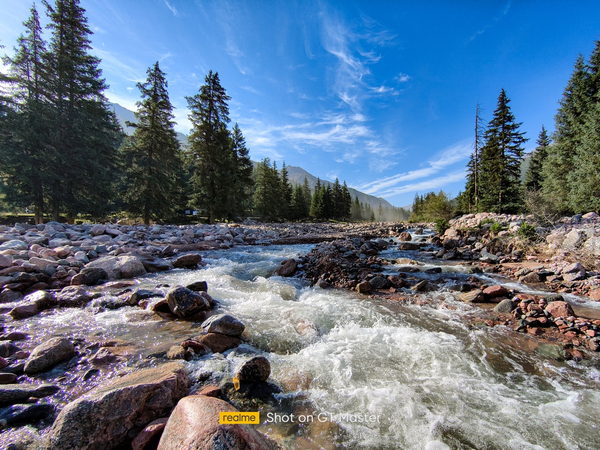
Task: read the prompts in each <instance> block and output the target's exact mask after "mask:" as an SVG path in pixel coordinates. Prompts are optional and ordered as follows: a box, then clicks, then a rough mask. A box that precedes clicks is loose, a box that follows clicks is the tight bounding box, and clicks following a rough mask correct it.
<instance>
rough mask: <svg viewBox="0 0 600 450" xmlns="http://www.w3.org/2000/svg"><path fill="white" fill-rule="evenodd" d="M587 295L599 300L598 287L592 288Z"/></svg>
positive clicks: (599, 291) (599, 290) (599, 289)
mask: <svg viewBox="0 0 600 450" xmlns="http://www.w3.org/2000/svg"><path fill="white" fill-rule="evenodd" d="M588 297H589V298H590V299H592V300H594V301H597V302H599V301H600V288H598V289H592V290H591V291H590V292H588Z"/></svg>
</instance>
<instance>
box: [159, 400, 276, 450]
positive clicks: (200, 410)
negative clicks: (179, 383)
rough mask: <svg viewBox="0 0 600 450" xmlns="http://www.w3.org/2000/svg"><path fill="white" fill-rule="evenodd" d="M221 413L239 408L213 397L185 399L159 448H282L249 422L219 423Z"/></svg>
mask: <svg viewBox="0 0 600 450" xmlns="http://www.w3.org/2000/svg"><path fill="white" fill-rule="evenodd" d="M220 412H231V413H237V412H238V411H237V410H236V409H235V408H234V407H233V406H231V405H230V404H229V403H227V402H225V401H223V400H220V399H217V398H213V397H206V396H203V395H192V396H189V397H185V398H183V399H182V400H181V401H180V402H179V403H178V404H177V406H176V408H175V410H174V411H173V414H171V417H170V418H169V421H168V422H167V425H166V427H165V430H164V432H163V435H162V437H161V439H160V443H159V445H158V450H179V449H192V448H193V449H195V450H212V449H216V448H219V449H223V450H225V449H231V450H233V449H261V450H275V449H280V448H281V447H280V446H279V445H278V444H277V443H275V442H274V441H272V440H271V439H270V438H268V437H267V436H265V435H263V434H261V433H259V432H258V431H256V429H254V428H253V427H252V426H250V425H226V424H220V423H219V413H220Z"/></svg>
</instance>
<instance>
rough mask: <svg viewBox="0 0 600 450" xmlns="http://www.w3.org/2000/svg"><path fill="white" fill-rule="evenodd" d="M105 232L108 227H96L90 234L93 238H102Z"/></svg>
mask: <svg viewBox="0 0 600 450" xmlns="http://www.w3.org/2000/svg"><path fill="white" fill-rule="evenodd" d="M105 231H106V226H105V225H94V226H93V227H92V228H91V229H90V234H91V235H92V236H100V235H101V234H104V232H105Z"/></svg>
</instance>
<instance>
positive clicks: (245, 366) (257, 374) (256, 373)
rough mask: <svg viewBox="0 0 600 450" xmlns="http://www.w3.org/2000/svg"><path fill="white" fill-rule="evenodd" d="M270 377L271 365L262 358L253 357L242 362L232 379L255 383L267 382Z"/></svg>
mask: <svg viewBox="0 0 600 450" xmlns="http://www.w3.org/2000/svg"><path fill="white" fill-rule="evenodd" d="M269 375H271V364H270V363H269V360H268V359H267V358H265V357H264V356H255V357H254V358H250V359H249V360H247V361H244V362H243V363H242V365H241V366H240V368H239V369H238V370H237V371H236V372H235V375H234V377H235V378H237V379H238V380H240V381H249V382H251V383H257V382H261V381H267V379H268V378H269Z"/></svg>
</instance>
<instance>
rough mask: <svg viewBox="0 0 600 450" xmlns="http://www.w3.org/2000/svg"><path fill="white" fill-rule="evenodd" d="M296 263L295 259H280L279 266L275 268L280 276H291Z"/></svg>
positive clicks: (296, 266)
mask: <svg viewBox="0 0 600 450" xmlns="http://www.w3.org/2000/svg"><path fill="white" fill-rule="evenodd" d="M297 268H298V263H297V262H296V260H295V259H286V260H285V261H282V263H281V266H280V267H279V269H277V275H279V276H281V277H291V276H292V275H294V274H295V273H296V269H297Z"/></svg>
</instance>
